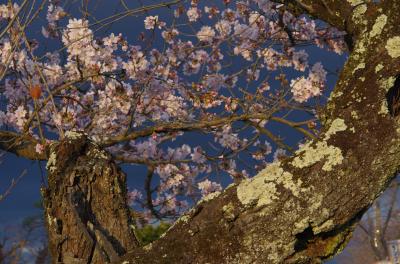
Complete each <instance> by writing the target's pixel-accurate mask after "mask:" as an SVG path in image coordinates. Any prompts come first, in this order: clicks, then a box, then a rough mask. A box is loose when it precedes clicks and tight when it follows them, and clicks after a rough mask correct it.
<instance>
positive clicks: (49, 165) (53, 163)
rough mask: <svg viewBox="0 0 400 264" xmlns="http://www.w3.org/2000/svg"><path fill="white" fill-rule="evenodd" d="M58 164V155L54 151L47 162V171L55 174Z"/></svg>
mask: <svg viewBox="0 0 400 264" xmlns="http://www.w3.org/2000/svg"><path fill="white" fill-rule="evenodd" d="M56 162H57V155H56V152H55V151H52V152H51V153H50V157H49V160H48V161H47V164H46V169H47V170H48V171H50V172H54V171H55V169H56Z"/></svg>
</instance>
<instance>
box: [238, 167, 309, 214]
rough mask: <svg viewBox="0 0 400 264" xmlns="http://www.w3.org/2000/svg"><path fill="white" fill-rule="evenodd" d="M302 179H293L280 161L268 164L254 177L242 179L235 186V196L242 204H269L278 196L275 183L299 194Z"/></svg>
mask: <svg viewBox="0 0 400 264" xmlns="http://www.w3.org/2000/svg"><path fill="white" fill-rule="evenodd" d="M301 184H302V181H301V180H300V179H298V180H297V181H294V180H293V175H292V174H291V173H289V172H287V171H284V170H283V169H282V167H281V163H280V162H274V163H272V164H270V165H268V166H267V167H266V168H265V169H264V170H262V171H261V172H260V173H259V174H258V175H257V176H255V177H254V178H251V179H248V180H245V181H243V182H242V183H240V184H239V186H238V188H237V197H238V199H239V200H240V202H241V203H242V204H244V205H250V204H252V203H257V206H264V205H268V204H271V203H272V202H273V201H274V200H275V199H277V198H278V196H277V195H278V191H277V185H282V186H283V187H284V188H286V189H288V190H290V191H291V192H292V194H293V195H295V196H299V195H300V193H301V191H302V189H301Z"/></svg>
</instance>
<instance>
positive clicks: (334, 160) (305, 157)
mask: <svg viewBox="0 0 400 264" xmlns="http://www.w3.org/2000/svg"><path fill="white" fill-rule="evenodd" d="M302 152H303V153H302ZM296 153H297V154H298V156H297V157H295V158H294V159H293V161H292V162H291V165H293V166H294V167H297V168H304V167H308V166H311V165H313V164H315V163H317V162H318V161H321V160H323V159H325V160H326V161H325V163H324V165H323V166H322V170H324V171H331V170H332V168H333V166H335V165H339V164H341V163H342V162H343V155H342V151H341V150H340V149H339V148H337V147H334V146H328V144H327V143H326V141H319V142H317V143H316V144H315V148H314V147H311V143H307V144H305V145H304V146H303V147H302V148H301V149H299V150H298V151H296ZM299 153H302V154H301V155H300V154H299Z"/></svg>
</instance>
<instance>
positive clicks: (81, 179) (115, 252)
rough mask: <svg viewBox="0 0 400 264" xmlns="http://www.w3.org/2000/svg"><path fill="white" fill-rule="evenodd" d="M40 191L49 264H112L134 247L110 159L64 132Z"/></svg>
mask: <svg viewBox="0 0 400 264" xmlns="http://www.w3.org/2000/svg"><path fill="white" fill-rule="evenodd" d="M47 170H48V172H49V180H48V181H49V186H48V188H45V189H43V190H42V194H43V200H44V207H45V219H46V223H47V230H48V236H49V250H50V254H51V256H52V263H99V264H102V263H110V262H115V261H117V260H118V259H119V257H120V256H121V255H123V254H125V253H126V252H127V251H128V250H131V249H133V248H135V247H136V246H137V245H138V243H137V241H136V239H135V236H134V233H133V230H132V228H133V224H132V222H131V220H130V212H129V208H128V206H127V203H126V197H127V196H126V176H125V174H124V173H123V172H122V171H121V170H120V169H119V168H118V167H117V166H116V164H115V163H114V162H113V161H112V159H111V157H110V155H108V154H107V153H106V152H105V151H103V150H101V149H99V147H98V146H96V144H94V143H92V142H90V141H89V140H87V138H86V137H85V136H84V135H81V134H75V133H69V134H68V136H67V137H66V139H65V140H64V141H62V142H60V143H58V144H56V145H55V146H52V150H51V154H50V158H49V161H48V163H47Z"/></svg>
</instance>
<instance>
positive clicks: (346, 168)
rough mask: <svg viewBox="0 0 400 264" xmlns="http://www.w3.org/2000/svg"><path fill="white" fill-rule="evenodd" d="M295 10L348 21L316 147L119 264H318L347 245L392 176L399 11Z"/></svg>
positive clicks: (376, 7)
mask: <svg viewBox="0 0 400 264" xmlns="http://www.w3.org/2000/svg"><path fill="white" fill-rule="evenodd" d="M293 2H302V3H305V4H307V5H308V10H309V11H310V12H311V11H312V12H316V11H317V10H318V8H319V7H321V6H320V5H319V4H321V3H322V4H324V3H325V4H326V3H328V4H329V7H330V10H331V11H330V14H331V15H332V14H340V13H341V12H347V13H348V15H347V16H345V17H344V18H343V20H344V22H340V21H339V22H340V23H342V25H343V27H342V28H346V29H347V30H348V31H349V32H351V33H352V39H353V41H354V49H353V51H352V53H351V55H350V57H349V60H348V62H347V63H346V65H345V67H344V69H343V71H342V72H341V74H340V78H339V82H338V84H337V85H336V87H335V90H334V92H333V93H332V95H331V96H330V100H329V103H328V105H327V108H326V111H325V112H324V114H323V115H322V116H321V119H322V122H323V133H322V136H321V138H320V139H318V140H316V141H314V142H310V143H309V144H306V146H304V147H303V148H302V149H300V150H299V151H297V152H296V155H295V156H294V157H292V158H289V159H287V160H285V161H283V162H278V163H274V164H271V165H270V166H268V167H267V168H266V169H265V170H263V171H262V172H261V173H260V174H259V175H257V176H256V177H255V178H253V179H250V180H246V181H243V182H241V183H240V184H238V185H232V186H231V187H230V188H228V189H227V190H225V191H224V192H223V193H220V194H216V195H214V196H213V197H208V198H207V199H205V200H203V201H202V202H200V203H199V204H198V205H197V206H196V207H195V208H194V209H192V210H191V211H190V212H189V213H188V214H186V215H185V216H183V217H182V218H181V219H180V220H179V221H177V223H176V224H175V225H174V226H173V227H172V228H171V229H170V230H169V231H168V232H167V233H166V235H165V236H164V237H162V238H161V239H159V240H158V241H156V242H154V243H152V244H151V245H149V246H147V247H145V248H137V249H135V250H133V251H132V252H130V253H129V254H128V255H127V256H125V258H124V259H125V260H126V262H125V263H319V262H321V261H322V260H325V259H327V258H330V257H332V256H333V255H334V254H336V253H337V252H338V251H340V250H341V249H342V248H343V247H344V246H345V245H346V242H347V241H348V240H349V238H350V236H351V233H352V231H353V228H354V225H355V224H356V223H357V221H358V220H359V218H360V217H361V216H362V214H363V212H365V210H367V209H368V207H369V206H370V205H371V203H372V202H373V201H374V199H375V198H376V197H377V196H378V195H379V194H380V193H381V192H382V191H383V190H384V189H385V188H386V187H387V184H388V182H389V181H390V180H391V179H392V177H393V176H394V175H395V174H396V172H397V171H398V169H399V165H400V148H399V147H400V130H399V124H398V116H397V114H398V110H397V108H396V102H397V101H398V95H399V93H398V92H399V90H398V89H399V87H397V86H398V85H399V83H400V81H399V80H397V81H396V79H397V76H398V75H399V74H400V28H399V27H398V24H399V21H400V18H399V14H400V3H399V2H398V1H381V2H380V3H373V2H370V3H367V4H364V3H363V1H356V0H352V1H348V2H346V1H333V0H332V1H328V0H326V1H322V0H321V1H312V0H310V1H293ZM310 6H311V7H312V8H310ZM347 7H351V8H348V9H347V11H346V8H347ZM297 8H298V6H297ZM306 8H307V7H306ZM316 15H319V16H322V15H320V14H318V13H316ZM321 18H325V17H324V16H322V17H321ZM326 20H328V21H330V22H331V23H332V24H334V25H339V26H340V23H339V22H338V23H339V24H335V20H334V19H333V17H328V19H326Z"/></svg>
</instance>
